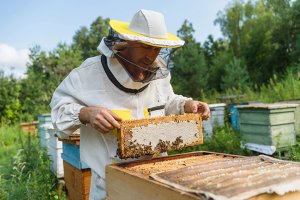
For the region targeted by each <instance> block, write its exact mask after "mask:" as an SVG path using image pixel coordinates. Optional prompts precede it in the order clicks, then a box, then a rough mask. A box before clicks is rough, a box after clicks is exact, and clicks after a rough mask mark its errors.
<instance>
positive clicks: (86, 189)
mask: <svg viewBox="0 0 300 200" xmlns="http://www.w3.org/2000/svg"><path fill="white" fill-rule="evenodd" d="M64 174H65V177H64V179H65V183H66V189H67V196H68V200H88V199H89V193H90V182H91V170H90V169H81V170H80V169H77V168H75V167H73V166H72V165H70V164H69V163H67V162H64Z"/></svg>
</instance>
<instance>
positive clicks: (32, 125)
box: [20, 121, 38, 136]
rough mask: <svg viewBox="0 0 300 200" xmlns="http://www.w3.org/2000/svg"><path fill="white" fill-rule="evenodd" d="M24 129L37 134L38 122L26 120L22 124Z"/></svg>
mask: <svg viewBox="0 0 300 200" xmlns="http://www.w3.org/2000/svg"><path fill="white" fill-rule="evenodd" d="M20 126H21V129H22V131H24V132H26V133H29V134H31V135H34V136H36V135H37V130H38V129H37V126H38V122H37V121H33V122H24V123H21V124H20Z"/></svg>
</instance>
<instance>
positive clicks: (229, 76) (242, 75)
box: [221, 57, 249, 91]
mask: <svg viewBox="0 0 300 200" xmlns="http://www.w3.org/2000/svg"><path fill="white" fill-rule="evenodd" d="M248 80H249V74H248V72H247V68H246V65H245V63H244V62H243V61H242V60H241V59H238V58H236V57H234V58H233V59H232V60H231V61H230V63H229V64H227V65H225V68H224V75H223V76H222V84H221V88H222V89H223V90H224V91H225V90H226V89H230V88H238V89H241V88H242V87H243V86H246V85H247V81H248Z"/></svg>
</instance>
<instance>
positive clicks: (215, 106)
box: [208, 103, 226, 108]
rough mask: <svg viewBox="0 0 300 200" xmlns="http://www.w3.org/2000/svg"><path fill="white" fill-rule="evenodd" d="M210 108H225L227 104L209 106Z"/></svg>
mask: <svg viewBox="0 0 300 200" xmlns="http://www.w3.org/2000/svg"><path fill="white" fill-rule="evenodd" d="M208 106H209V108H217V107H225V106H226V104H225V103H216V104H208Z"/></svg>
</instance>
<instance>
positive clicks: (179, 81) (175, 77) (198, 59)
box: [172, 21, 208, 98]
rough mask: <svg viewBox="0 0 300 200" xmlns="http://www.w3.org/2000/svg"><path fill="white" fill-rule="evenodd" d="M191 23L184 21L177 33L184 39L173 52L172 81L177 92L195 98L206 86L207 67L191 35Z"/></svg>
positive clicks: (201, 52) (197, 44) (192, 30)
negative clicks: (183, 43)
mask: <svg viewBox="0 0 300 200" xmlns="http://www.w3.org/2000/svg"><path fill="white" fill-rule="evenodd" d="M192 32H194V29H193V27H192V24H191V23H189V22H188V21H185V22H184V23H183V25H182V27H181V29H180V30H179V31H178V35H179V36H180V37H181V38H183V39H184V40H185V43H186V44H185V45H184V46H183V47H182V48H181V49H179V50H178V51H176V52H175V53H174V57H173V61H174V69H173V70H172V83H173V86H174V91H175V92H176V93H178V94H182V95H185V96H190V97H194V98H197V97H199V96H201V91H202V90H204V89H206V87H207V77H208V76H207V75H208V73H207V72H208V69H207V66H206V63H205V59H204V54H203V51H202V50H201V48H200V45H199V43H197V42H196V41H195V39H194V38H193V36H192Z"/></svg>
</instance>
